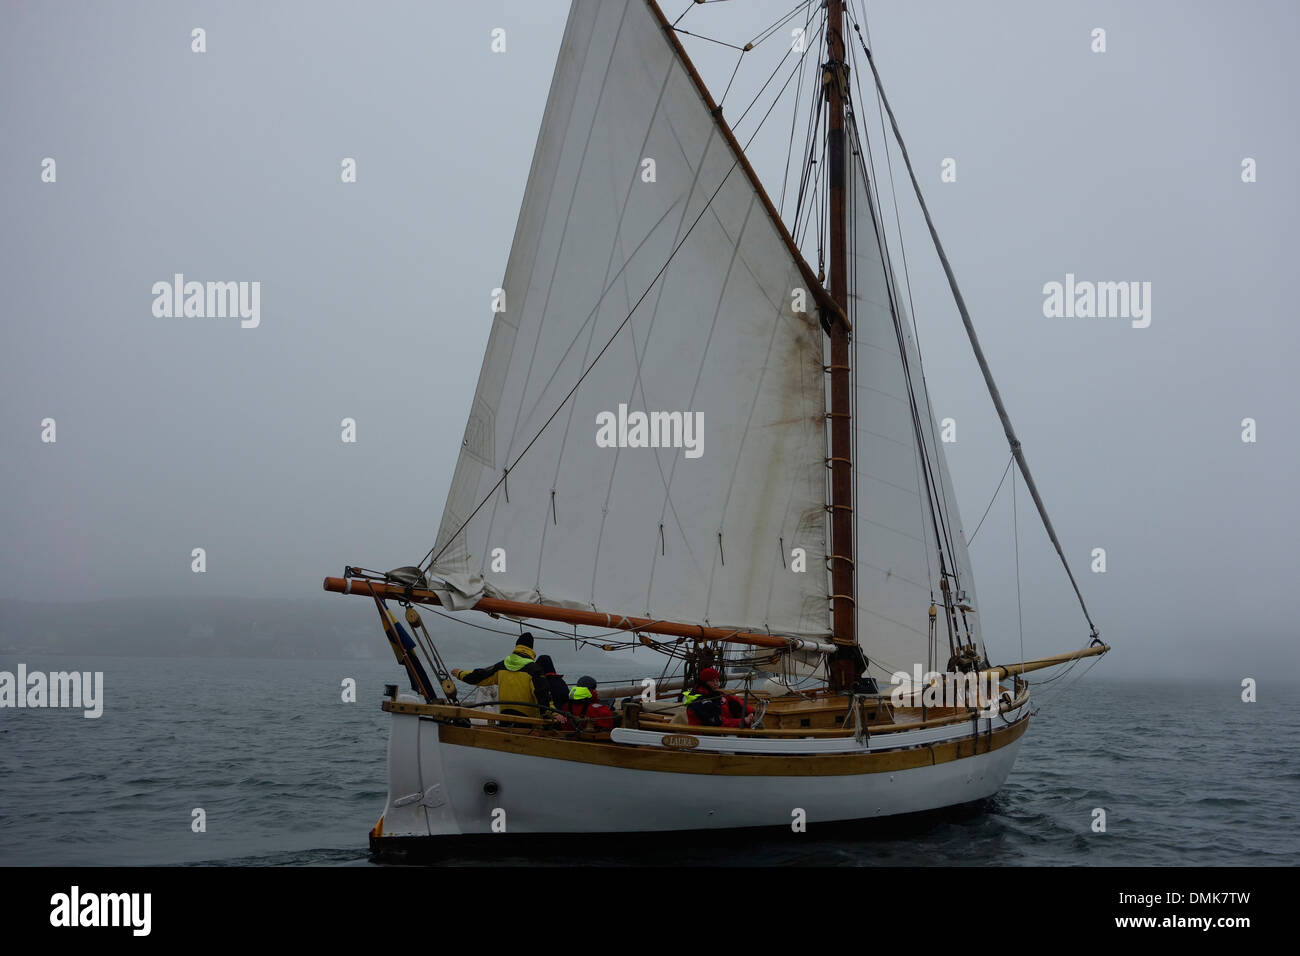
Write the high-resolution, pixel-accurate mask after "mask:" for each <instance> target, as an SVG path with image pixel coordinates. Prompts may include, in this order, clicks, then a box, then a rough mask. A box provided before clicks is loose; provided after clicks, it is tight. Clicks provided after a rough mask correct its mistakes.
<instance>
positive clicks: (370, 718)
mask: <svg viewBox="0 0 1300 956" xmlns="http://www.w3.org/2000/svg"><path fill="white" fill-rule="evenodd" d="M548 650H551V653H552V654H554V655H555V656H556V659H557V661H558V662H559V663H560V667H561V669H567V670H569V671H573V668H566V667H565V663H564V656H563V653H562V651H557V650H554V649H550V648H548ZM480 656H483V655H481V654H480ZM488 656H491V655H490V654H489V655H488ZM488 656H485V657H484V660H483V661H481V662H474V661H467V662H465V663H486V661H487V659H488ZM20 660H21V661H22V662H24V663H25V664H26V665H27V667H28V669H29V671H30V670H42V671H55V670H70V669H77V670H82V671H84V670H92V671H103V672H104V682H105V691H104V696H105V706H104V714H103V716H102V717H101V718H99V719H97V720H88V719H85V718H83V717H82V716H81V712H80V711H60V710H11V709H4V710H0V864H4V865H85V864H95V865H101V864H103V865H107V864H179V863H210V864H222V865H248V864H257V865H304V864H315V865H345V864H365V863H366V837H367V831H368V830H369V829H370V827H371V826H372V825H373V824H374V822H375V820H376V819H377V818H378V816H379V814H380V813H381V812H382V811H383V803H384V796H385V789H386V785H385V745H386V740H387V727H386V717H385V715H384V714H383V713H382V712H381V711H380V710H379V699H380V697H381V696H382V693H383V685H384V684H385V683H396V682H398V679H399V675H398V672H397V667H396V665H395V664H393V663H392V662H391V661H339V662H329V661H310V662H303V663H298V662H293V661H282V660H212V659H202V660H198V659H139V658H120V657H113V658H108V657H106V658H98V659H95V658H77V659H75V660H74V659H70V658H62V657H58V656H53V655H31V656H28V657H15V656H13V655H6V656H2V657H0V670H8V671H13V670H15V669H16V667H17V664H18V662H19V661H20ZM590 670H591V672H592V673H594V674H595V676H597V677H600V678H604V677H612V676H615V673H611V672H609V671H608V670H607V671H606V672H605V673H602V672H601V669H600V668H598V667H592V668H590ZM618 670H623V669H622V668H618ZM624 673H626V672H625V671H624ZM569 676H570V678H571V679H572V678H575V677H576V676H577V674H576V673H570V674H569ZM345 678H353V679H354V680H355V681H356V684H357V702H356V703H344V702H342V699H341V683H342V681H343V680H344V679H345ZM1240 695H1241V689H1240V687H1239V686H1238V685H1237V684H1236V683H1234V682H1232V681H1226V682H1222V683H1213V684H1210V683H1206V684H1137V683H1119V682H1109V681H1107V680H1105V679H1104V678H1098V677H1096V676H1094V675H1089V676H1088V677H1087V678H1086V679H1084V680H1083V681H1081V682H1076V683H1072V684H1066V683H1065V682H1064V681H1058V682H1056V683H1052V684H1047V685H1046V686H1044V687H1042V688H1041V690H1039V691H1036V694H1035V698H1036V703H1037V706H1038V707H1039V708H1040V713H1039V714H1038V716H1037V717H1036V718H1035V720H1034V722H1033V724H1032V725H1031V729H1030V733H1029V736H1028V737H1027V738H1026V743H1025V746H1024V747H1023V748H1022V750H1021V753H1020V756H1019V759H1018V761H1017V763H1016V766H1015V769H1014V770H1013V771H1012V774H1011V777H1010V778H1009V780H1008V781H1007V783H1006V785H1005V786H1004V787H1003V788H1002V790H1001V792H999V793H998V795H997V796H996V797H994V798H993V799H991V800H989V801H986V802H985V803H983V804H981V805H979V806H978V807H977V808H975V809H974V810H964V811H960V812H950V813H945V814H939V815H937V816H928V817H922V818H920V819H911V820H908V821H903V822H901V823H897V822H895V823H891V824H887V825H883V826H882V825H876V826H874V827H872V828H870V829H868V830H864V831H863V832H860V833H856V832H850V833H844V832H838V831H837V832H836V833H835V834H834V835H833V836H831V837H830V838H827V837H819V835H818V833H817V829H818V828H817V826H816V824H815V823H814V824H813V825H812V826H811V828H810V830H809V832H808V833H806V834H802V835H800V836H799V837H797V838H796V837H793V835H788V836H785V837H783V838H778V839H773V840H772V841H770V843H765V842H763V841H754V840H753V839H749V840H746V841H745V842H743V843H741V844H739V845H731V846H726V847H722V848H719V847H716V846H715V847H710V848H704V847H700V846H697V845H695V844H694V842H693V841H681V840H674V839H672V838H667V839H665V840H663V841H656V845H655V849H654V851H653V853H652V854H651V855H649V856H647V855H645V854H644V852H639V853H638V854H637V856H636V858H635V860H634V862H638V863H646V862H650V863H654V862H663V863H678V864H681V863H699V862H703V861H704V860H706V859H707V860H712V861H714V862H734V863H747V864H758V865H769V864H770V865H775V864H792V863H793V864H830V865H881V864H921V865H925V864H942V865H951V864H980V865H990V864H991V865H1018V864H1054V865H1099V864H1109V865H1121V866H1123V865H1152V864H1154V865H1170V866H1201V865H1262V864H1274V865H1276V864H1296V863H1298V862H1300V826H1297V822H1296V811H1297V807H1300V708H1297V704H1298V703H1300V698H1298V697H1297V694H1296V691H1295V689H1294V688H1293V687H1291V686H1281V685H1270V684H1269V683H1268V681H1267V680H1265V681H1264V682H1263V683H1262V684H1261V686H1260V688H1259V691H1258V695H1259V701H1258V703H1254V704H1245V703H1242V701H1241V697H1240ZM1098 807H1100V808H1102V809H1104V810H1105V812H1106V832H1104V833H1096V832H1093V829H1092V825H1093V820H1094V812H1093V811H1094V808H1098ZM196 808H202V809H203V811H204V814H205V816H206V832H203V833H195V832H193V831H192V829H191V821H192V819H193V811H194V810H195V809H196ZM580 839H581V838H575V850H576V851H577V852H578V853H579V856H577V857H576V859H577V860H581V861H587V862H595V863H619V862H630V861H632V860H629V858H628V857H626V856H620V855H619V853H618V852H617V850H605V849H604V848H603V847H602V850H601V851H600V852H599V854H597V855H593V854H592V853H590V852H588V850H587V847H586V846H580V844H579V842H578V841H579V840H580ZM556 861H557V858H556V857H555V856H554V855H551V852H550V851H548V854H547V855H546V856H545V857H527V856H520V855H518V854H512V855H511V856H509V857H504V858H503V857H494V856H484V855H482V854H479V855H476V856H473V857H466V858H459V859H456V860H454V861H453V862H458V863H464V864H475V863H499V862H504V863H509V864H511V865H517V864H527V863H529V862H544V863H553V862H556ZM559 861H560V862H570V861H569V860H566V859H564V858H560V859H559Z"/></svg>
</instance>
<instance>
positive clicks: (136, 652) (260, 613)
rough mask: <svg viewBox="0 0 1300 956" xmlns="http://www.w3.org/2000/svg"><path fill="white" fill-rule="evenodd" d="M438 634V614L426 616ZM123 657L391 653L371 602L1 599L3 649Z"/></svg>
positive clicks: (354, 656)
mask: <svg viewBox="0 0 1300 956" xmlns="http://www.w3.org/2000/svg"><path fill="white" fill-rule="evenodd" d="M426 620H427V623H428V625H429V627H430V630H431V631H432V632H434V633H437V623H438V619H436V618H435V617H434V616H433V615H426ZM31 652H46V653H60V654H62V653H69V654H104V655H110V656H125V657H143V656H148V657H268V658H288V659H292V658H297V659H303V658H308V659H310V658H331V659H338V658H352V659H369V658H383V657H389V656H390V655H391V652H390V651H389V649H388V644H387V642H386V641H385V640H384V636H383V632H382V631H381V630H380V626H379V619H378V615H376V613H375V608H374V605H373V603H371V602H369V601H361V600H357V599H356V598H342V597H340V596H339V595H322V596H321V598H320V599H319V600H293V601H281V600H275V599H254V598H217V597H199V598H180V597H174V596H161V597H158V598H151V599H145V598H123V599H114V600H109V601H91V602H85V603H78V604H53V603H46V602H36V601H18V600H12V599H5V600H0V653H31Z"/></svg>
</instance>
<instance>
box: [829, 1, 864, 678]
mask: <svg viewBox="0 0 1300 956" xmlns="http://www.w3.org/2000/svg"><path fill="white" fill-rule="evenodd" d="M826 14H827V15H826V50H827V61H826V64H825V66H824V68H823V71H822V83H823V85H824V86H825V88H826V100H827V124H826V158H827V161H828V164H829V165H828V168H827V187H828V200H829V204H830V210H829V213H830V284H831V288H830V292H831V299H833V300H834V302H835V304H836V306H837V307H838V308H839V309H840V310H841V311H842V312H843V313H844V314H846V315H847V314H848V311H849V277H848V242H847V214H846V213H847V197H846V190H845V158H844V100H845V87H846V85H847V83H846V76H845V72H846V69H847V67H846V66H845V62H844V34H843V30H842V26H843V22H844V3H843V0H828V2H827V6H826ZM829 335H830V346H831V348H830V352H831V364H830V375H831V409H830V420H831V462H830V464H831V496H830V497H831V500H830V511H831V601H832V604H831V607H832V633H833V635H834V638H833V639H834V642H835V643H836V644H837V645H839V646H841V647H843V648H853V647H856V645H857V628H856V626H855V623H854V618H855V608H854V596H855V595H854V585H853V581H854V574H853V457H852V449H853V418H852V407H853V402H852V383H851V380H850V377H849V374H850V370H849V330H848V327H847V325H846V324H844V323H840V322H831V323H829ZM841 656H847V657H848V663H849V665H850V666H848V667H833V668H832V674H831V684H832V689H835V690H844V689H847V686H846V682H847V684H851V683H852V681H853V679H854V678H856V677H857V672H856V668H853V667H852V660H853V658H852V656H849V655H848V654H847V651H845V652H844V653H843V654H842V655H841Z"/></svg>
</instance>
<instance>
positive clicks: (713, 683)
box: [682, 667, 754, 727]
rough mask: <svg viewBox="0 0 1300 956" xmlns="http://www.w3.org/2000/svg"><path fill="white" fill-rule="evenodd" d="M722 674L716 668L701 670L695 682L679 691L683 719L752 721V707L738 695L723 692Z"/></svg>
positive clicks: (729, 723) (722, 723) (715, 723)
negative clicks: (684, 710) (683, 710)
mask: <svg viewBox="0 0 1300 956" xmlns="http://www.w3.org/2000/svg"><path fill="white" fill-rule="evenodd" d="M721 681H722V675H720V674H719V673H718V671H717V669H716V668H713V667H706V668H704V670H702V671H700V676H699V678H698V679H697V680H696V681H695V686H694V687H692V688H691V689H690V690H689V691H688V692H686V693H685V694H683V695H682V700H684V701H685V702H686V721H687V723H690V724H696V725H698V726H703V727H748V726H750V725H751V724H752V723H753V722H754V708H753V707H750V706H749V705H748V704H746V703H745V702H744V701H742V700H741V699H740V698H739V697H736V696H734V695H732V694H724V693H722V690H721Z"/></svg>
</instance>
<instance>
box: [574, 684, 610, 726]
mask: <svg viewBox="0 0 1300 956" xmlns="http://www.w3.org/2000/svg"><path fill="white" fill-rule="evenodd" d="M564 710H565V711H566V712H567V713H568V714H569V715H570V720H571V721H572V726H573V727H575V728H576V729H578V730H588V731H590V730H613V729H614V711H613V710H611V709H610V708H609V707H607V706H605V705H604V704H602V703H601V702H600V696H599V694H598V693H597V692H596V678H594V677H587V676H585V675H584V676H582V677H579V678H578V683H577V684H575V685H574V687H573V690H571V691H570V692H569V700H568V702H567V703H566V704H565V705H564Z"/></svg>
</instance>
